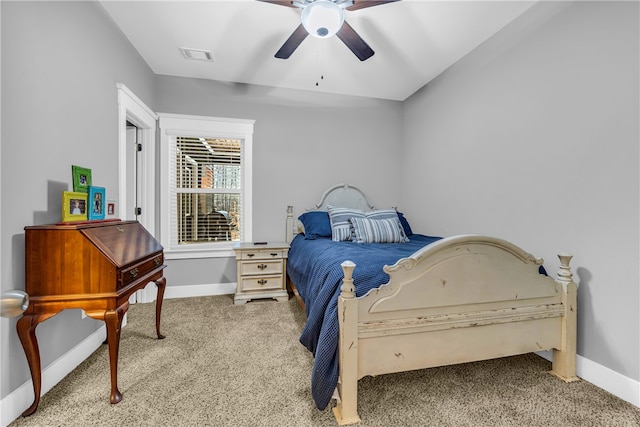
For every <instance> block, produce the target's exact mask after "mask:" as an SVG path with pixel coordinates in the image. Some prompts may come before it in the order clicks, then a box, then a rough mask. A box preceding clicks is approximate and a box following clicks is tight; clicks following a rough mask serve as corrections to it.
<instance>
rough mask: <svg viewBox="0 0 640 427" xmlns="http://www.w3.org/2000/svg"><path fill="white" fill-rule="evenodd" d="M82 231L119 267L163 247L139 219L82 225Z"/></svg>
mask: <svg viewBox="0 0 640 427" xmlns="http://www.w3.org/2000/svg"><path fill="white" fill-rule="evenodd" d="M80 232H82V234H84V235H85V236H86V237H87V239H89V240H90V241H91V242H92V243H93V244H94V245H95V246H96V247H97V248H98V249H100V251H101V252H102V253H104V254H105V256H107V257H108V258H109V259H110V260H111V261H112V262H113V263H114V264H115V265H117V266H119V267H122V266H125V265H127V264H131V263H132V262H134V261H137V260H140V259H142V258H145V257H148V256H150V255H153V254H155V253H157V252H159V251H162V249H163V248H162V245H160V243H158V241H157V240H156V239H155V238H154V237H153V236H152V235H151V234H150V233H149V232H148V231H147V230H146V229H145V228H144V227H143V226H142V225H141V224H140V223H139V222H137V221H125V222H119V223H115V224H109V225H105V226H101V227H80Z"/></svg>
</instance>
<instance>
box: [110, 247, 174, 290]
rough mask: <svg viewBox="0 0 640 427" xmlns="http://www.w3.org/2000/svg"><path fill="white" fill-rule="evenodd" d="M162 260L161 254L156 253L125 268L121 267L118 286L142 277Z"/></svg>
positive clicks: (159, 264) (160, 263)
mask: <svg viewBox="0 0 640 427" xmlns="http://www.w3.org/2000/svg"><path fill="white" fill-rule="evenodd" d="M163 261H164V257H163V254H157V255H155V256H153V257H151V258H147V259H146V260H144V261H141V262H139V263H137V264H134V265H131V266H129V267H127V268H123V269H122V270H121V271H120V277H119V280H118V281H119V282H120V283H119V284H120V287H123V286H126V285H128V284H129V283H131V282H133V281H134V280H136V279H137V278H138V277H142V276H144V275H145V274H146V273H148V272H149V271H151V270H153V269H154V268H157V267H159V266H161V265H162V263H163Z"/></svg>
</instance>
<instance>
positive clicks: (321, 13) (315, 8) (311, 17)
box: [301, 0, 344, 38]
mask: <svg viewBox="0 0 640 427" xmlns="http://www.w3.org/2000/svg"><path fill="white" fill-rule="evenodd" d="M301 20H302V25H303V26H304V28H305V29H306V30H307V32H308V33H309V34H311V35H312V36H314V37H318V38H326V37H331V36H333V35H335V34H336V33H337V32H338V30H340V28H341V27H342V24H343V23H344V10H343V9H342V7H340V6H338V5H337V4H336V3H334V2H332V1H330V0H316V1H314V2H313V3H310V4H308V5H307V6H305V8H304V9H302V14H301Z"/></svg>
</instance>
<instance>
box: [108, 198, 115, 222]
mask: <svg viewBox="0 0 640 427" xmlns="http://www.w3.org/2000/svg"><path fill="white" fill-rule="evenodd" d="M106 215H107V218H115V217H116V201H115V200H107V211H106Z"/></svg>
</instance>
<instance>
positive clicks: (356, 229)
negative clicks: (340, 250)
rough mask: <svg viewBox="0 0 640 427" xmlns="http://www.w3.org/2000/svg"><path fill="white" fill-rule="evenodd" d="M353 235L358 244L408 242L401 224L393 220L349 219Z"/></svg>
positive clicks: (397, 220)
mask: <svg viewBox="0 0 640 427" xmlns="http://www.w3.org/2000/svg"><path fill="white" fill-rule="evenodd" d="M349 221H350V222H351V224H352V225H353V234H354V238H353V240H355V241H356V242H358V243H406V242H408V241H409V239H408V238H407V236H405V235H404V231H403V230H402V224H400V220H399V219H398V216H397V215H396V217H395V218H383V219H369V218H356V217H353V218H350V219H349Z"/></svg>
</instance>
